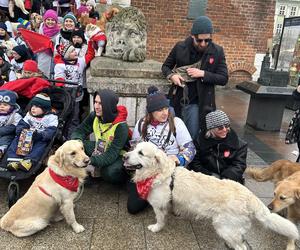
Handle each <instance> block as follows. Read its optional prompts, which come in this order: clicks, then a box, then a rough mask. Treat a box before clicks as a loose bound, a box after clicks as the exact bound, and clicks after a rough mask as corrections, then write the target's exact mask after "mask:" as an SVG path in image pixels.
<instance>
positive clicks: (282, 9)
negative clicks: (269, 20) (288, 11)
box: [279, 5, 285, 16]
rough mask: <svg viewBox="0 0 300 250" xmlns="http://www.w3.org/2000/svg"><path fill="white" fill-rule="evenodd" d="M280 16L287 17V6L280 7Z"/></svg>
mask: <svg viewBox="0 0 300 250" xmlns="http://www.w3.org/2000/svg"><path fill="white" fill-rule="evenodd" d="M279 15H282V16H284V15H285V5H280V7H279Z"/></svg>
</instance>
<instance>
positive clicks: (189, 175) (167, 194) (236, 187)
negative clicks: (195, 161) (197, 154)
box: [124, 142, 299, 250]
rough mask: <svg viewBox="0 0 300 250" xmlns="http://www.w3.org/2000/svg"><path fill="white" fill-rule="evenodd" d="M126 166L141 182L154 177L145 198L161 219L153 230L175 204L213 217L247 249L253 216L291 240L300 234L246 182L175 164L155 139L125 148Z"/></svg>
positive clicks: (229, 240) (178, 209)
mask: <svg viewBox="0 0 300 250" xmlns="http://www.w3.org/2000/svg"><path fill="white" fill-rule="evenodd" d="M124 166H125V167H126V168H127V169H136V172H135V175H134V177H133V180H134V182H136V183H137V186H139V184H140V183H141V182H145V181H146V180H149V178H150V179H151V178H153V182H152V184H151V185H150V187H151V190H150V192H149V194H148V196H147V198H146V199H147V201H148V202H149V203H150V204H151V206H152V207H153V209H154V212H155V215H156V220H157V222H156V223H155V224H153V225H149V226H148V229H149V230H150V231H152V232H158V231H160V230H161V229H162V228H163V227H164V225H165V222H166V215H167V213H168V208H169V207H172V209H173V211H174V212H175V214H182V215H190V216H192V217H194V218H196V219H199V218H211V219H212V223H213V226H214V228H215V230H216V232H217V233H218V235H219V236H220V237H221V238H223V239H224V240H225V242H226V244H227V245H228V246H229V247H231V248H233V249H236V250H243V249H247V243H246V242H245V241H244V237H243V236H244V234H245V233H246V232H247V231H248V230H249V229H250V227H251V219H254V218H256V219H257V220H258V221H260V222H261V223H262V224H263V225H264V226H265V227H267V228H269V229H271V230H273V231H275V232H277V233H279V234H282V235H284V236H286V237H288V238H289V239H298V237H299V235H298V230H297V227H296V226H295V225H294V224H293V223H292V222H290V221H289V220H287V219H285V218H282V217H280V216H279V215H278V214H275V213H271V212H270V211H269V209H268V208H267V207H266V206H265V205H264V204H263V203H262V202H261V201H260V200H259V199H258V198H257V197H256V196H255V195H254V194H253V193H252V192H251V191H250V190H248V189H247V188H246V187H244V186H242V185H240V184H239V183H237V182H234V181H231V180H219V179H217V178H215V177H212V176H208V175H204V174H201V173H195V172H193V171H189V170H187V169H186V168H183V167H176V166H175V163H174V161H172V160H170V159H169V158H168V156H167V155H166V154H165V153H164V152H163V151H162V150H160V149H158V148H157V147H156V146H155V145H153V144H152V143H149V142H142V143H139V144H138V145H137V146H136V148H135V149H134V150H133V151H131V152H128V153H126V154H125V155H124Z"/></svg>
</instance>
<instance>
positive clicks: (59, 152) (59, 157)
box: [54, 147, 65, 167]
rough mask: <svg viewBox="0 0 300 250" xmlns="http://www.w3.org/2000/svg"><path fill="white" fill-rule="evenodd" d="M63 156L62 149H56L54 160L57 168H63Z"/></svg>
mask: <svg viewBox="0 0 300 250" xmlns="http://www.w3.org/2000/svg"><path fill="white" fill-rule="evenodd" d="M64 158H65V154H64V152H63V150H62V147H60V148H58V149H57V150H56V152H55V155H54V160H55V161H56V162H57V163H58V166H60V167H61V166H63V164H64Z"/></svg>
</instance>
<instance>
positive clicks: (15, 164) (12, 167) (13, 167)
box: [7, 161, 20, 171]
mask: <svg viewBox="0 0 300 250" xmlns="http://www.w3.org/2000/svg"><path fill="white" fill-rule="evenodd" d="M19 165H20V162H18V161H11V162H9V163H8V164H7V169H8V170H9V171H17V170H18V169H19Z"/></svg>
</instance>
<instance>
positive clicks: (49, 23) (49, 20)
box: [45, 17, 56, 28]
mask: <svg viewBox="0 0 300 250" xmlns="http://www.w3.org/2000/svg"><path fill="white" fill-rule="evenodd" d="M45 25H46V26H47V27H48V28H53V27H54V26H55V25H56V21H55V20H54V19H53V18H51V17H49V18H47V19H46V20H45Z"/></svg>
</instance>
